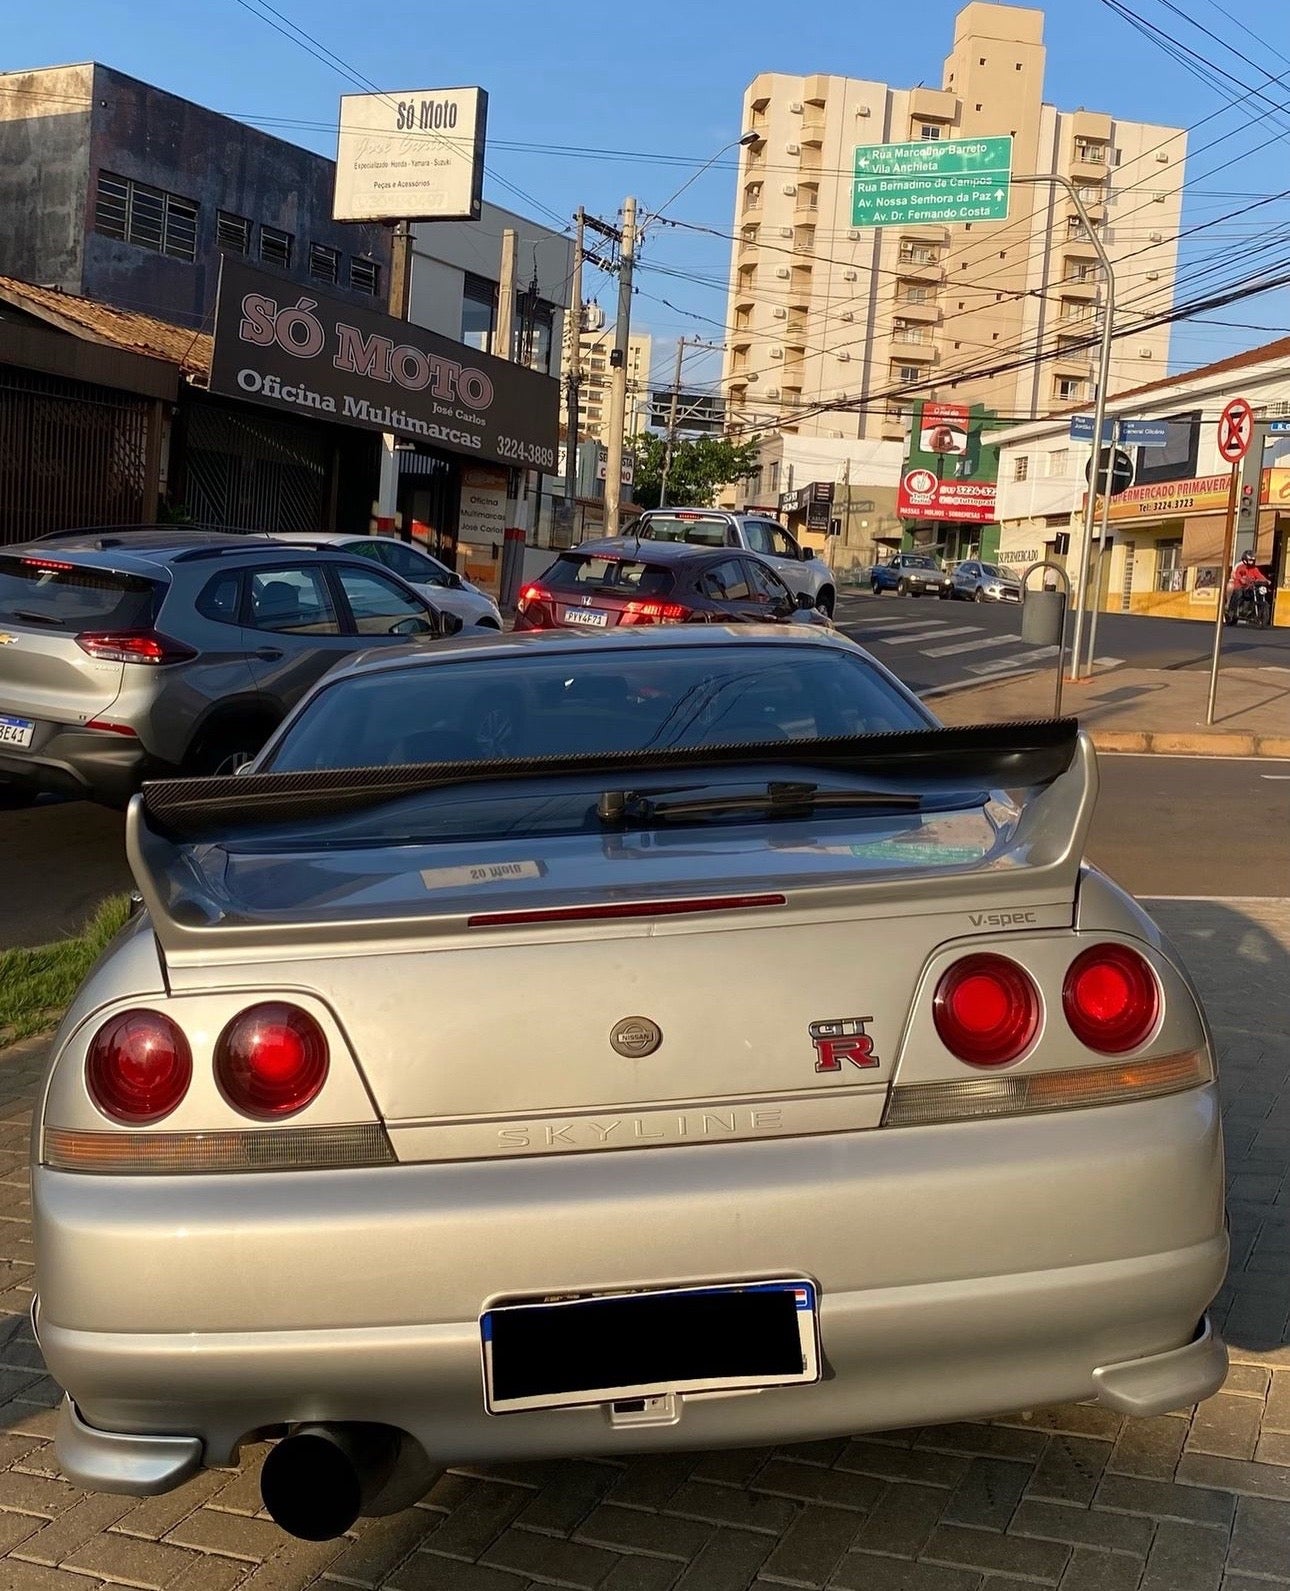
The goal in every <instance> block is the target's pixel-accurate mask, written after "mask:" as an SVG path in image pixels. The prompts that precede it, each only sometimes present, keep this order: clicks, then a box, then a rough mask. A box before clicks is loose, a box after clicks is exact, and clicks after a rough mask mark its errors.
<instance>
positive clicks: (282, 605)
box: [251, 564, 340, 635]
mask: <svg viewBox="0 0 1290 1591" xmlns="http://www.w3.org/2000/svg"><path fill="white" fill-rule="evenodd" d="M251 623H252V624H253V625H254V626H255V628H256V629H257V630H272V631H273V632H274V633H275V634H277V635H339V634H340V621H339V620H338V619H337V617H336V609H335V607H334V605H333V603H332V600H331V593H330V592H329V591H328V590H327V582H326V580H325V579H324V578H323V573H322V570H321V569H320V568H319V567H318V566H317V564H312V565H295V566H287V567H284V568H281V569H256V570H253V571H252V574H251Z"/></svg>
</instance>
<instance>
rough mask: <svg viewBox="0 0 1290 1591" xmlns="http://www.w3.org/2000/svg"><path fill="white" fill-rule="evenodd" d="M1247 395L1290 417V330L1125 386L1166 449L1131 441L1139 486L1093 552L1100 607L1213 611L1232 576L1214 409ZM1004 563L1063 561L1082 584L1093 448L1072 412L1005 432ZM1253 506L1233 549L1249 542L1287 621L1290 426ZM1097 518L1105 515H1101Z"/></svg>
mask: <svg viewBox="0 0 1290 1591" xmlns="http://www.w3.org/2000/svg"><path fill="white" fill-rule="evenodd" d="M1235 397H1242V398H1245V399H1247V400H1248V401H1249V403H1250V404H1251V405H1252V407H1253V409H1254V413H1255V415H1256V417H1257V418H1258V419H1260V420H1284V421H1287V422H1290V337H1287V338H1282V339H1280V340H1279V341H1277V342H1273V343H1268V344H1265V345H1263V346H1262V347H1259V348H1252V349H1249V350H1248V351H1247V352H1245V353H1241V354H1235V355H1233V356H1232V357H1231V358H1229V359H1223V360H1218V361H1217V362H1215V363H1213V364H1210V365H1204V366H1202V367H1200V368H1199V369H1197V370H1192V371H1188V372H1186V373H1185V374H1181V375H1179V376H1177V377H1173V378H1170V379H1167V380H1162V381H1156V382H1150V383H1148V384H1146V385H1144V386H1140V387H1138V388H1136V389H1133V390H1130V391H1128V392H1123V393H1117V394H1116V396H1115V397H1114V398H1113V399H1112V400H1111V401H1110V403H1109V405H1108V408H1107V417H1108V420H1112V421H1113V420H1115V419H1117V418H1124V419H1137V420H1149V421H1157V422H1163V425H1164V438H1165V440H1164V445H1163V446H1160V447H1150V448H1147V447H1142V448H1130V449H1129V452H1130V453H1131V454H1132V455H1133V457H1134V462H1135V475H1134V481H1133V484H1132V485H1131V486H1130V487H1129V488H1128V489H1127V490H1126V491H1124V492H1123V493H1121V494H1120V495H1119V496H1117V497H1113V498H1112V499H1111V502H1110V506H1109V518H1108V525H1107V530H1108V540H1107V542H1106V544H1105V545H1104V546H1103V547H1102V550H1101V552H1100V554H1099V553H1098V552H1097V550H1096V548H1097V543H1096V539H1095V544H1094V549H1095V550H1094V556H1093V558H1092V560H1091V574H1090V579H1091V582H1093V583H1094V584H1095V589H1096V592H1097V598H1096V600H1097V604H1098V606H1099V607H1100V608H1103V609H1105V610H1107V611H1110V612H1115V613H1147V614H1153V615H1156V616H1159V617H1167V618H1186V619H1206V618H1209V619H1212V618H1213V617H1214V614H1215V611H1216V604H1217V601H1218V593H1219V591H1220V589H1221V586H1222V580H1223V562H1224V542H1225V536H1226V529H1227V505H1228V492H1229V487H1230V482H1231V467H1230V465H1228V464H1227V463H1226V462H1225V461H1224V460H1223V458H1222V457H1221V456H1220V454H1219V450H1218V417H1219V415H1220V414H1221V413H1222V411H1223V409H1224V407H1225V406H1226V405H1227V403H1228V401H1229V400H1230V399H1232V398H1235ZM998 447H999V492H998V515H999V547H998V554H997V557H998V561H999V562H1000V563H1004V564H1011V565H1014V566H1019V567H1023V568H1024V567H1026V566H1028V565H1029V564H1032V563H1035V562H1038V561H1039V560H1040V559H1042V558H1050V559H1054V560H1055V561H1057V562H1059V563H1064V564H1066V565H1067V568H1068V572H1069V573H1070V574H1071V577H1072V581H1073V583H1075V584H1076V585H1077V584H1078V574H1079V571H1078V568H1077V565H1078V562H1079V558H1078V552H1079V547H1080V539H1081V534H1082V525H1083V516H1084V501H1085V472H1086V470H1087V468H1088V465H1089V461H1090V455H1091V451H1092V450H1091V447H1090V445H1089V444H1088V443H1087V442H1075V441H1072V440H1071V437H1070V416H1069V415H1065V416H1061V417H1060V418H1059V417H1056V416H1055V417H1054V418H1052V419H1050V420H1045V421H1040V422H1037V423H1035V424H1031V425H1023V426H1016V427H1013V428H1012V429H1010V430H1007V431H1003V432H1000V433H999V434H998ZM1258 495H1259V501H1258V505H1257V509H1256V508H1255V507H1254V505H1253V503H1251V505H1250V512H1248V513H1246V514H1244V515H1242V516H1240V519H1239V522H1238V524H1237V527H1236V538H1235V542H1234V551H1235V553H1236V555H1238V556H1239V554H1240V552H1242V551H1244V550H1245V549H1246V548H1247V547H1252V548H1253V549H1254V552H1255V556H1256V558H1257V559H1258V561H1259V564H1260V566H1261V567H1262V568H1263V569H1264V570H1265V571H1266V572H1267V573H1268V575H1269V576H1270V579H1271V581H1272V584H1273V586H1274V587H1275V589H1276V593H1277V600H1276V608H1275V619H1276V623H1277V624H1279V625H1287V624H1290V434H1286V435H1275V436H1270V437H1269V438H1268V439H1267V442H1266V445H1265V448H1264V454H1263V459H1262V471H1261V479H1260V489H1259V494H1258ZM1099 520H1100V515H1099Z"/></svg>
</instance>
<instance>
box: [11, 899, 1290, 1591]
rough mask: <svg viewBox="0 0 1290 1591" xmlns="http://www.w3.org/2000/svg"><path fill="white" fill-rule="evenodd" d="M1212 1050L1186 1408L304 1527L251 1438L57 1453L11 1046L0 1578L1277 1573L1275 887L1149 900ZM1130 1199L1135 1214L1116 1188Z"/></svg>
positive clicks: (1288, 1120)
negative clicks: (1212, 1118)
mask: <svg viewBox="0 0 1290 1591" xmlns="http://www.w3.org/2000/svg"><path fill="white" fill-rule="evenodd" d="M1159 915H1160V917H1161V919H1162V920H1163V921H1164V922H1165V924H1166V926H1167V928H1168V929H1169V931H1170V932H1171V933H1172V934H1173V936H1174V938H1175V940H1176V942H1177V943H1178V944H1179V946H1180V948H1181V950H1182V953H1183V955H1184V957H1185V959H1186V960H1187V962H1188V963H1189V965H1190V966H1191V967H1192V969H1193V971H1194V973H1195V974H1196V976H1197V978H1198V979H1199V980H1200V982H1201V985H1202V988H1203V990H1204V993H1205V995H1206V999H1207V1001H1208V1004H1209V1009H1210V1015H1211V1018H1212V1020H1213V1022H1214V1025H1215V1029H1216V1032H1217V1035H1218V1040H1219V1044H1220V1048H1221V1054H1222V1061H1223V1088H1224V1098H1225V1119H1226V1127H1227V1137H1228V1147H1229V1156H1230V1158H1229V1166H1228V1171H1229V1182H1230V1200H1229V1202H1230V1211H1231V1220H1232V1236H1233V1245H1234V1252H1233V1263H1232V1271H1231V1276H1230V1279H1229V1282H1228V1285H1227V1287H1226V1288H1225V1289H1224V1292H1223V1294H1222V1295H1221V1297H1220V1300H1219V1303H1218V1306H1217V1316H1218V1319H1219V1323H1220V1325H1221V1327H1222V1328H1223V1330H1224V1332H1225V1334H1226V1335H1227V1338H1228V1341H1229V1343H1230V1344H1231V1346H1232V1357H1233V1368H1232V1373H1231V1375H1230V1377H1229V1380H1228V1383H1227V1385H1226V1387H1225V1388H1224V1389H1223V1391H1222V1392H1220V1393H1219V1394H1218V1395H1217V1396H1215V1397H1213V1398H1211V1399H1210V1400H1209V1401H1208V1402H1207V1403H1205V1404H1202V1405H1201V1406H1200V1407H1199V1408H1197V1409H1196V1410H1194V1411H1193V1412H1191V1413H1188V1414H1179V1415H1170V1416H1167V1417H1165V1418H1163V1419H1157V1420H1145V1421H1127V1420H1123V1419H1121V1418H1119V1417H1118V1416H1116V1415H1113V1414H1109V1413H1107V1412H1105V1411H1103V1410H1101V1409H1098V1408H1095V1407H1091V1406H1085V1405H1079V1406H1072V1407H1066V1408H1058V1409H1046V1410H1037V1411H1035V1412H1033V1413H1032V1414H1030V1415H1028V1416H1020V1415H1019V1416H1016V1417H1015V1418H1010V1419H1006V1420H999V1421H995V1422H993V1423H977V1424H962V1425H953V1426H946V1427H938V1428H932V1429H923V1430H918V1431H903V1432H895V1433H890V1434H886V1435H882V1436H876V1437H874V1436H870V1437H865V1438H862V1439H860V1440H857V1441H850V1442H848V1441H831V1442H821V1443H816V1444H813V1445H811V1446H807V1447H801V1446H795V1447H788V1448H784V1449H782V1450H779V1451H755V1452H723V1453H697V1454H685V1455H680V1456H676V1457H659V1458H648V1459H637V1460H631V1461H629V1462H626V1463H610V1462H578V1463H547V1464H531V1465H520V1466H514V1467H507V1468H493V1469H489V1470H486V1471H485V1470H461V1471H455V1472H452V1473H450V1474H448V1475H446V1476H444V1478H443V1479H442V1480H441V1481H440V1482H439V1483H438V1484H437V1485H436V1486H435V1488H434V1490H433V1491H432V1492H431V1493H430V1494H429V1496H428V1497H427V1498H426V1499H425V1501H424V1502H423V1503H422V1504H421V1505H420V1506H419V1507H418V1508H416V1509H413V1510H410V1511H409V1512H408V1513H406V1514H403V1515H401V1516H398V1517H396V1518H393V1519H387V1520H380V1521H371V1522H365V1523H364V1524H362V1525H361V1526H360V1528H359V1529H358V1530H357V1531H355V1533H354V1534H353V1536H352V1537H350V1538H348V1539H346V1540H344V1541H339V1542H328V1543H323V1544H320V1545H310V1544H306V1543H303V1542H295V1541H291V1540H289V1539H287V1538H285V1537H283V1536H282V1535H281V1534H280V1533H279V1532H278V1531H277V1530H276V1528H275V1527H274V1526H273V1525H272V1524H271V1523H270V1522H269V1521H268V1520H267V1519H266V1518H265V1517H264V1516H263V1515H262V1514H261V1513H259V1512H258V1511H257V1507H258V1501H259V1495H258V1486H257V1472H258V1463H259V1459H260V1457H261V1455H260V1454H258V1453H257V1454H249V1455H247V1461H246V1463H245V1465H244V1467H243V1469H242V1471H241V1472H240V1473H233V1472H218V1473H212V1472H207V1473H205V1474H203V1475H201V1476H199V1477H198V1478H197V1479H195V1480H194V1481H192V1482H190V1483H189V1484H188V1485H187V1486H185V1487H184V1488H183V1489H182V1490H180V1491H178V1492H176V1493H173V1494H171V1495H170V1496H167V1497H158V1498H151V1499H148V1500H145V1501H133V1500H131V1499H129V1498H124V1497H106V1496H90V1495H86V1494H85V1493H83V1492H81V1491H79V1490H78V1489H77V1488H76V1487H74V1486H71V1485H69V1484H68V1483H67V1482H66V1481H64V1480H62V1479H60V1478H59V1476H58V1474H57V1472H56V1470H55V1467H54V1462H53V1450H52V1446H51V1444H50V1440H49V1439H50V1436H51V1433H52V1429H53V1410H54V1407H55V1404H56V1401H57V1397H58V1393H57V1389H56V1388H55V1386H54V1385H53V1383H52V1381H51V1380H50V1379H49V1377H48V1376H46V1375H45V1374H44V1373H43V1370H42V1366H41V1363H40V1358H39V1354H38V1352H37V1350H36V1347H35V1344H34V1343H33V1341H32V1339H31V1336H30V1332H29V1330H28V1327H27V1321H26V1310H27V1306H28V1302H29V1278H30V1274H31V1248H30V1234H29V1229H28V1199H27V1187H26V1171H25V1161H26V1135H27V1130H28V1123H29V1118H30V1103H31V1097H32V1091H33V1088H34V1086H35V1083H36V1081H37V1078H38V1075H39V1068H40V1047H39V1046H28V1047H26V1048H25V1049H21V1050H17V1051H10V1052H9V1053H8V1055H7V1056H5V1057H3V1058H0V1311H3V1312H4V1313H2V1314H0V1400H2V1401H3V1410H2V1418H0V1591H95V1588H96V1587H106V1586H113V1587H115V1586H135V1587H142V1588H157V1591H293V1588H296V1587H304V1586H316V1587H319V1588H320V1591H322V1588H331V1591H334V1588H339V1587H342V1586H355V1587H362V1588H367V1587H382V1588H384V1587H388V1588H390V1591H528V1588H531V1587H538V1586H565V1587H571V1588H574V1591H584V1588H585V1591H593V1588H594V1591H745V1588H747V1587H750V1586H754V1585H755V1586H772V1585H777V1586H799V1587H808V1588H820V1587H826V1586H828V1587H838V1588H841V1591H1005V1588H1008V1591H1020V1588H1021V1587H1022V1586H1023V1585H1030V1586H1035V1585H1041V1586H1055V1587H1059V1588H1060V1591H1258V1588H1262V1591H1268V1588H1269V1586H1274V1585H1276V1584H1290V1348H1288V1347H1287V1346H1286V1344H1287V1340H1288V1338H1287V1319H1288V1317H1290V1183H1288V1181H1287V1170H1288V1169H1290V1086H1288V1083H1290V902H1269V901H1259V902H1249V903H1246V902H1239V901H1236V902H1230V903H1212V902H1207V903H1185V904H1184V903H1178V902H1170V903H1165V904H1162V905H1161V906H1160V908H1159ZM1129 1216H1130V1218H1131V1212H1130V1213H1129Z"/></svg>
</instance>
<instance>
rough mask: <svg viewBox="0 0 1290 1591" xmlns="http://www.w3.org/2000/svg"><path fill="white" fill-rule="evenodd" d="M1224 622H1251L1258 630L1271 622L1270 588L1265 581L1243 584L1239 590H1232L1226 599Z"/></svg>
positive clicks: (1265, 627) (1266, 626) (1264, 628)
mask: <svg viewBox="0 0 1290 1591" xmlns="http://www.w3.org/2000/svg"><path fill="white" fill-rule="evenodd" d="M1225 622H1226V623H1228V624H1251V625H1253V626H1254V627H1255V629H1258V630H1266V629H1267V628H1268V626H1269V625H1270V624H1271V623H1272V588H1271V586H1269V585H1268V584H1267V582H1266V581H1260V582H1259V583H1258V584H1257V585H1251V586H1243V587H1242V588H1241V590H1240V591H1236V592H1233V593H1232V595H1231V596H1230V597H1229V598H1228V601H1227V614H1226V618H1225Z"/></svg>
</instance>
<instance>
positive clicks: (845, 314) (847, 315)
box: [838, 309, 855, 320]
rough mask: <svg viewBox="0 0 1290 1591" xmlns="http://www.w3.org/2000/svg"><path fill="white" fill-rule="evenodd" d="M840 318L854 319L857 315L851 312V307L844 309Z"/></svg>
mask: <svg viewBox="0 0 1290 1591" xmlns="http://www.w3.org/2000/svg"><path fill="white" fill-rule="evenodd" d="M838 319H839V320H854V319H855V316H854V315H853V314H852V313H851V311H850V310H849V309H844V310H843V311H842V313H841V314H840V315H839V316H838Z"/></svg>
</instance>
